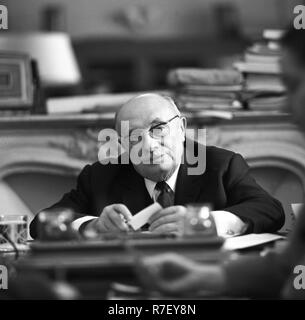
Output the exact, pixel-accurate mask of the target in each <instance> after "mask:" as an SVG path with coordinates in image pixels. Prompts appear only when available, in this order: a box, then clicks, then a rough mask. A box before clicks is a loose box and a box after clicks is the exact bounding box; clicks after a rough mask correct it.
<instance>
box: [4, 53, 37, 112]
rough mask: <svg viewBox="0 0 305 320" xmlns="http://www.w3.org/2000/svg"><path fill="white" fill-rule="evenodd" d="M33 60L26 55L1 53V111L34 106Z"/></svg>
mask: <svg viewBox="0 0 305 320" xmlns="http://www.w3.org/2000/svg"><path fill="white" fill-rule="evenodd" d="M33 99H34V86H33V75H32V67H31V59H30V57H29V56H27V55H25V54H19V53H9V52H1V51H0V110H1V109H6V110H8V109H12V108H13V109H28V108H30V107H32V106H33Z"/></svg>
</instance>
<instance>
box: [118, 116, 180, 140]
mask: <svg viewBox="0 0 305 320" xmlns="http://www.w3.org/2000/svg"><path fill="white" fill-rule="evenodd" d="M176 118H179V119H181V116H180V115H178V114H176V115H175V116H174V117H172V118H171V119H169V120H167V121H165V122H160V123H158V124H156V125H153V126H152V127H150V128H149V129H143V132H142V133H141V136H143V133H144V132H145V131H148V133H149V136H150V137H151V138H153V139H155V140H158V139H159V138H155V137H153V136H152V135H151V133H152V132H153V130H154V129H156V128H157V127H159V126H161V125H163V126H164V125H168V124H169V123H170V122H171V121H173V120H175V119H176ZM134 130H137V129H134ZM166 135H167V134H165V135H163V136H162V137H160V138H163V137H165V136H166ZM131 136H132V135H129V136H126V137H121V139H122V140H125V139H127V138H128V142H129V143H130V144H133V145H136V144H138V143H139V142H140V141H138V142H136V141H132V140H131V139H130V137H131Z"/></svg>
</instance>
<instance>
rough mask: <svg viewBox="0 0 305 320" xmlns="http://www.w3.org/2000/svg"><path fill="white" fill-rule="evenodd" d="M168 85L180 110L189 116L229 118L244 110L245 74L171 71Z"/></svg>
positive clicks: (208, 70)
mask: <svg viewBox="0 0 305 320" xmlns="http://www.w3.org/2000/svg"><path fill="white" fill-rule="evenodd" d="M168 83H169V85H170V86H171V87H172V88H173V89H174V92H175V100H176V102H177V104H178V106H179V107H180V108H181V109H182V110H184V111H187V112H188V111H189V112H201V113H202V112H203V111H205V112H206V113H207V115H210V116H213V115H214V116H216V117H222V115H223V116H224V117H226V118H227V117H228V114H229V113H230V112H232V111H234V110H236V109H241V108H242V104H241V102H240V96H241V92H242V88H243V77H242V74H241V73H240V72H238V71H236V70H220V69H201V68H180V69H175V70H171V71H170V72H169V74H168Z"/></svg>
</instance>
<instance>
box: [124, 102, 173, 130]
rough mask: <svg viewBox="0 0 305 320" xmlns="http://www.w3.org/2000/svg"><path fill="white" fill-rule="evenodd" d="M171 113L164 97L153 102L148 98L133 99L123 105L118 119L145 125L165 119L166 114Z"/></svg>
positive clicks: (169, 114)
mask: <svg viewBox="0 0 305 320" xmlns="http://www.w3.org/2000/svg"><path fill="white" fill-rule="evenodd" d="M146 102H147V103H146ZM173 114H174V110H173V108H171V105H170V103H169V102H168V101H166V100H165V99H163V101H162V100H156V101H155V103H154V101H152V99H148V100H146V101H145V100H143V101H140V102H139V101H134V103H129V104H128V105H125V106H123V108H122V110H121V111H120V113H119V119H118V120H119V121H130V122H132V123H135V124H138V123H139V124H142V125H147V124H150V123H153V122H155V121H158V120H159V121H165V120H167V118H168V116H171V115H173Z"/></svg>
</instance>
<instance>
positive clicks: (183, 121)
mask: <svg viewBox="0 0 305 320" xmlns="http://www.w3.org/2000/svg"><path fill="white" fill-rule="evenodd" d="M180 119H181V124H180V128H181V132H182V135H183V137H184V140H185V132H186V126H187V121H186V118H185V117H181V118H180Z"/></svg>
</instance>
